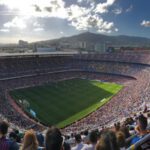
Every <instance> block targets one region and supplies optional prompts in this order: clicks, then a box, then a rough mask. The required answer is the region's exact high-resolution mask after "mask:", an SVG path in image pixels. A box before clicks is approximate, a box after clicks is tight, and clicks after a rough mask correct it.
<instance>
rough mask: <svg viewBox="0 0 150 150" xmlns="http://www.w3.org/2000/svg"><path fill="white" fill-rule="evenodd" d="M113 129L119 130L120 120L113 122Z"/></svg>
mask: <svg viewBox="0 0 150 150" xmlns="http://www.w3.org/2000/svg"><path fill="white" fill-rule="evenodd" d="M114 127H115V130H116V131H119V130H120V122H117V123H115V124H114Z"/></svg>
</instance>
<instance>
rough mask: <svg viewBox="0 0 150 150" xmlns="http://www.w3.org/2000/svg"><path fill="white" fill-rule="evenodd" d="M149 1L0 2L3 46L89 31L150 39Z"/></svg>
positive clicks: (46, 0) (32, 0) (51, 0)
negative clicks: (21, 41) (19, 41)
mask: <svg viewBox="0 0 150 150" xmlns="http://www.w3.org/2000/svg"><path fill="white" fill-rule="evenodd" d="M149 6H150V1H147V0H142V1H141V0H126V1H125V0H74V1H73V0H43V1H39V0H26V1H23V0H0V43H16V42H18V40H19V39H22V40H27V41H29V42H32V41H40V40H48V39H55V38H59V37H64V36H71V35H75V34H79V33H82V32H86V31H90V32H94V33H100V34H105V35H129V36H140V37H147V38H150V10H149Z"/></svg>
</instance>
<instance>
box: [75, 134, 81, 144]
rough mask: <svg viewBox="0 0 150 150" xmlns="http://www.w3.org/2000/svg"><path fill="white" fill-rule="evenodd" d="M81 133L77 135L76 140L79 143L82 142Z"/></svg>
mask: <svg viewBox="0 0 150 150" xmlns="http://www.w3.org/2000/svg"><path fill="white" fill-rule="evenodd" d="M81 140H82V139H81V135H80V134H77V135H75V141H76V142H77V143H81Z"/></svg>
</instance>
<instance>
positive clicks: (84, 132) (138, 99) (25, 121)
mask: <svg viewBox="0 0 150 150" xmlns="http://www.w3.org/2000/svg"><path fill="white" fill-rule="evenodd" d="M71 78H86V79H96V80H101V81H105V82H116V83H119V84H123V85H124V88H123V89H122V90H121V91H120V92H119V93H118V94H117V95H116V96H114V97H113V98H112V99H111V101H110V102H108V103H107V104H106V105H104V106H103V107H101V108H99V109H98V110H97V111H95V112H93V113H91V114H90V115H88V116H87V117H85V118H83V119H81V120H78V121H76V122H74V123H73V124H71V125H69V126H67V127H65V128H64V129H61V132H60V131H59V130H58V129H56V128H51V129H49V130H48V131H44V129H45V128H46V127H45V126H44V125H43V124H41V123H40V122H39V120H35V119H33V118H32V117H31V116H30V115H29V114H27V113H26V112H24V111H23V110H22V109H21V108H20V107H19V106H18V105H17V104H16V103H15V102H14V100H13V99H12V98H11V96H10V95H9V91H10V90H13V89H18V88H25V87H31V86H37V85H42V84H44V83H51V82H56V81H61V80H65V79H71ZM149 79H150V54H148V53H146V54H143V53H142V54H141V53H128V52H127V53H110V54H109V53H107V54H71V53H70V54H63V55H62V54H55V55H54V54H53V55H42V54H39V55H37V54H36V55H34V54H30V55H3V56H1V57H0V117H1V122H0V149H2V150H8V149H9V147H10V146H12V143H14V141H15V142H17V143H15V145H19V146H20V145H21V146H20V147H21V149H22V150H23V149H25V148H24V147H25V143H22V144H21V141H20V140H17V139H22V138H23V133H24V132H25V130H29V129H30V128H32V131H31V130H29V131H28V134H27V136H25V137H26V138H27V140H29V139H30V138H32V139H34V143H35V145H34V146H33V147H34V148H33V149H35V150H36V149H37V148H38V145H39V146H42V147H45V148H46V150H50V149H51V148H54V147H53V146H56V147H55V148H54V149H56V150H57V149H58V150H60V149H61V148H62V147H61V146H59V145H63V147H64V149H67V148H68V149H70V146H71V147H75V146H76V142H75V137H76V134H80V135H81V142H83V143H84V144H85V145H84V146H83V148H82V150H85V149H93V150H94V149H96V150H105V149H106V150H107V149H109V150H117V149H121V150H123V149H128V148H129V149H136V150H138V149H144V150H149V149H150V143H149V142H150V135H149V134H150V133H149V128H148V129H145V130H144V132H142V135H141V132H138V131H141V124H139V122H138V121H137V118H136V116H135V114H136V115H139V114H140V113H141V112H142V114H144V116H146V117H145V118H146V120H148V119H149V112H148V110H147V107H148V106H149V98H150V88H149V87H150V80H149ZM143 103H146V105H144V106H143ZM118 104H119V105H118ZM142 114H140V115H142ZM2 120H7V122H9V125H10V128H11V129H12V132H13V134H12V135H11V136H12V138H6V137H7V135H8V133H7V128H8V125H7V123H6V122H3V121H2ZM118 122H119V123H118ZM114 123H117V126H116V125H115V127H114ZM148 123H149V122H148ZM116 127H117V128H116ZM146 127H147V126H146ZM16 128H17V129H19V133H17V132H16V131H15V130H14V129H16ZM3 130H4V131H3ZM110 130H111V131H110ZM35 131H36V132H35ZM39 132H40V134H39V135H41V138H39V137H40V136H39V137H38V138H36V134H38V133H39ZM45 132H47V134H46V133H45ZM118 132H121V133H118ZM9 133H10V132H9ZM117 133H118V134H117ZM127 133H128V134H127ZM143 133H144V134H143ZM135 134H136V135H135ZM25 135H26V134H25ZM62 135H63V137H64V139H62ZM11 136H10V137H11ZM30 136H31V137H30ZM42 137H44V138H45V139H46V143H45V144H44V143H43V142H42V141H40V140H42ZM90 137H91V138H90ZM135 137H136V138H135ZM28 138H29V139H28ZM55 138H56V139H57V140H56V139H55ZM12 139H13V140H12ZM54 139H55V140H56V141H57V142H58V143H57V142H55V140H54ZM133 139H134V140H135V142H133V141H132V140H133ZM38 140H39V143H42V144H38V142H37V141H38ZM106 141H107V143H108V142H109V144H107V143H105V142H106ZM131 141H132V142H133V143H132V142H131ZM53 142H54V143H53ZM49 143H52V145H49ZM102 143H103V145H102ZM53 144H54V145H53ZM16 147H18V146H16ZM42 147H39V150H41V149H43V148H42ZM30 149H32V148H28V150H30ZM16 150H17V148H16Z"/></svg>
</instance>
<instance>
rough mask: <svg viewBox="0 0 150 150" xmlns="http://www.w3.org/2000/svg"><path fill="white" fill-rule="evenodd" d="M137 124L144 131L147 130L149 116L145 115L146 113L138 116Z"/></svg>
mask: <svg viewBox="0 0 150 150" xmlns="http://www.w3.org/2000/svg"><path fill="white" fill-rule="evenodd" d="M137 124H138V126H139V128H140V131H144V130H146V128H147V124H148V122H147V118H146V117H145V116H144V115H140V116H139V117H138V118H137Z"/></svg>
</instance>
